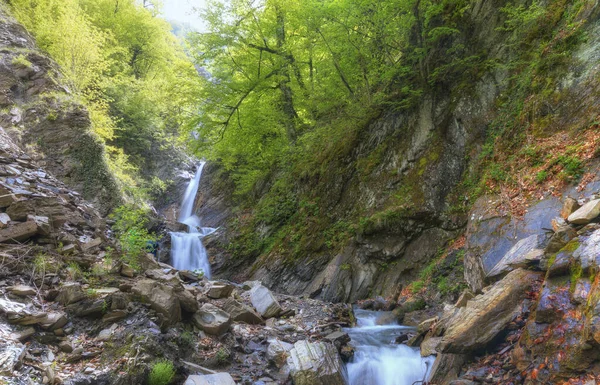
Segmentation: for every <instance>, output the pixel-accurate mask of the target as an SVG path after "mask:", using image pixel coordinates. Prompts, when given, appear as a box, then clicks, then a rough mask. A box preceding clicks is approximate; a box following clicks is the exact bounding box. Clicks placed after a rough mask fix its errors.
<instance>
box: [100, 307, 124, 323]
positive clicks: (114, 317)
mask: <svg viewBox="0 0 600 385" xmlns="http://www.w3.org/2000/svg"><path fill="white" fill-rule="evenodd" d="M125 317H127V312H126V311H125V310H113V311H110V312H108V313H106V314H105V315H104V317H102V322H106V323H112V322H115V321H120V320H122V319H123V318H125Z"/></svg>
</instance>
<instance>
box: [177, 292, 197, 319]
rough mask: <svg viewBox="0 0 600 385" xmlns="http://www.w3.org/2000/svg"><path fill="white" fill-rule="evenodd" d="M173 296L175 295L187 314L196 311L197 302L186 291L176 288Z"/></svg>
mask: <svg viewBox="0 0 600 385" xmlns="http://www.w3.org/2000/svg"><path fill="white" fill-rule="evenodd" d="M175 295H177V298H178V299H179V303H180V304H181V308H182V309H183V310H185V311H186V312H188V313H195V312H197V311H198V307H199V306H198V301H197V300H196V297H194V295H193V294H192V293H190V292H189V291H188V290H185V289H184V288H183V287H181V286H178V287H176V288H175Z"/></svg>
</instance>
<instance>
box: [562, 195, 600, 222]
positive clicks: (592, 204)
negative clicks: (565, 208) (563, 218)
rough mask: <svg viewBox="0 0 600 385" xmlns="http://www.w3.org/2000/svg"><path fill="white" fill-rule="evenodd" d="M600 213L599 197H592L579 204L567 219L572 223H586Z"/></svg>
mask: <svg viewBox="0 0 600 385" xmlns="http://www.w3.org/2000/svg"><path fill="white" fill-rule="evenodd" d="M598 215H600V199H594V200H592V201H589V202H588V203H586V204H584V205H583V206H581V207H580V208H579V209H577V211H575V212H574V213H573V214H571V215H569V218H568V219H567V220H568V221H569V223H572V224H574V225H587V224H588V223H590V222H591V221H592V220H594V219H595V218H596V217H598Z"/></svg>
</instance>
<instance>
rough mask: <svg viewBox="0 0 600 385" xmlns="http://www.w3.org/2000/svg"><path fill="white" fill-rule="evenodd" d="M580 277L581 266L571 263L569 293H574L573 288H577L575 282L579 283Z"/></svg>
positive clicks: (581, 273)
mask: <svg viewBox="0 0 600 385" xmlns="http://www.w3.org/2000/svg"><path fill="white" fill-rule="evenodd" d="M582 275H583V268H582V267H581V264H580V263H573V264H572V265H571V287H570V292H571V293H574V292H575V288H576V287H577V282H578V281H579V279H580V278H581V276H582Z"/></svg>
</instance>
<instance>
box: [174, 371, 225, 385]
mask: <svg viewBox="0 0 600 385" xmlns="http://www.w3.org/2000/svg"><path fill="white" fill-rule="evenodd" d="M183 385H235V381H234V380H233V378H232V377H231V375H230V374H229V373H216V374H205V375H202V376H197V375H194V376H189V377H188V378H187V379H186V380H185V382H184V383H183Z"/></svg>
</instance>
